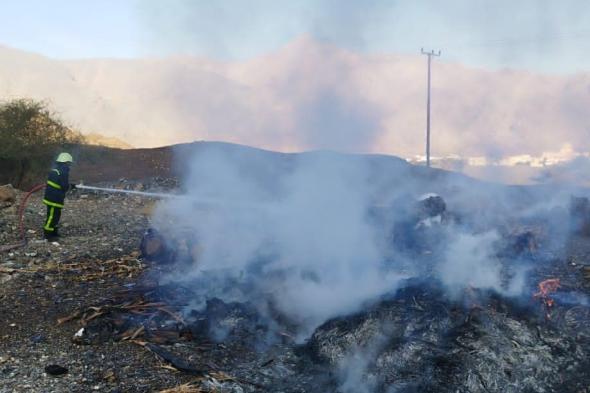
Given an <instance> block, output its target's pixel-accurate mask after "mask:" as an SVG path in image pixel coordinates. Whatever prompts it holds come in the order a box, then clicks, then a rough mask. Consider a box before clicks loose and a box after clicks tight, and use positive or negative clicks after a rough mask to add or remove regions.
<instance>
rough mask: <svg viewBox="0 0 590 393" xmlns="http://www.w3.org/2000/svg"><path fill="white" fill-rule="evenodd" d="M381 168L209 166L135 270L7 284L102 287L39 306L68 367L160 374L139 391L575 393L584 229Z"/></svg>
mask: <svg viewBox="0 0 590 393" xmlns="http://www.w3.org/2000/svg"><path fill="white" fill-rule="evenodd" d="M244 154H245V153H244ZM232 160H234V161H232ZM381 165H383V164H382V162H379V163H377V164H376V163H374V162H369V163H367V161H366V160H365V159H364V158H361V157H352V158H351V157H342V156H339V155H331V154H327V155H325V154H319V153H318V154H317V155H316V154H310V155H307V156H302V157H291V156H289V158H288V159H285V161H281V164H280V165H279V164H277V163H273V162H268V161H267V160H266V159H259V160H248V159H244V156H243V154H233V155H228V154H222V155H220V154H217V153H216V152H215V151H213V152H208V153H207V152H205V153H203V154H202V155H201V156H200V157H198V158H197V159H195V162H194V163H193V165H192V166H193V168H192V171H191V172H190V173H189V175H188V178H187V179H185V180H186V184H183V187H184V188H185V189H186V192H187V193H188V196H187V197H186V198H178V199H169V200H166V201H164V202H162V203H160V204H158V205H157V206H156V207H155V209H153V215H152V216H151V219H150V222H149V223H148V222H147V221H144V222H142V224H143V227H142V228H141V230H139V228H136V227H134V229H133V236H134V237H132V236H129V237H128V238H126V240H125V241H126V243H125V244H127V243H128V242H129V241H131V239H132V240H133V241H135V243H134V244H135V245H136V246H135V247H134V248H135V249H134V250H130V249H127V248H126V249H124V252H123V254H124V255H123V256H122V255H119V256H117V257H115V258H113V257H112V256H110V254H108V253H105V254H101V255H102V256H103V257H102V258H101V259H100V260H97V259H96V258H90V257H85V258H81V257H80V253H81V252H82V251H84V250H81V251H80V253H77V254H76V255H70V256H66V255H64V258H63V260H60V261H59V263H58V262H56V263H55V264H53V265H51V266H53V267H55V268H53V267H52V268H48V269H45V270H39V271H36V272H34V271H33V269H31V271H30V272H27V271H24V270H23V269H21V270H22V271H20V277H28V278H30V279H31V280H33V279H39V280H47V281H48V282H50V283H53V284H52V285H55V286H56V287H58V288H62V287H63V288H69V287H70V286H71V285H73V284H71V283H75V284H76V285H84V287H83V289H81V291H82V292H84V291H86V288H92V287H93V285H96V284H97V283H103V284H105V285H106V283H107V282H109V283H110V284H112V286H113V288H111V289H110V290H109V291H105V292H103V291H102V290H98V291H97V293H98V295H97V296H93V297H89V298H87V300H86V301H81V300H76V301H75V302H74V301H70V302H69V303H68V302H66V301H63V302H62V300H59V303H55V305H57V306H55V305H54V304H53V303H52V301H51V300H50V301H49V303H51V304H52V307H58V308H59V313H56V312H54V313H53V314H52V317H53V316H54V317H55V318H53V319H52V320H53V321H56V322H57V327H56V328H57V329H59V332H60V335H61V336H62V337H63V338H64V340H66V341H67V343H68V345H72V346H73V347H74V348H75V350H74V352H77V351H80V352H97V351H100V350H101V349H103V348H108V350H109V351H118V350H122V349H125V351H138V353H139V354H138V355H136V356H138V357H139V359H141V363H140V364H148V363H149V364H154V362H155V364H156V365H159V366H161V367H160V368H158V367H155V368H156V369H157V371H156V370H150V371H149V372H148V374H149V373H152V372H153V373H155V375H157V377H153V376H150V377H146V379H144V380H148V381H150V383H152V384H153V383H154V381H155V380H156V379H157V380H158V381H161V384H158V385H157V386H158V388H161V389H164V388H168V387H173V386H178V389H177V390H178V391H183V390H182V389H185V390H186V391H219V392H241V393H244V392H261V391H272V392H285V393H286V392H293V393H294V392H338V393H352V392H355V393H356V392H361V393H363V392H375V393H392V392H400V393H410V392H449V393H451V392H453V393H454V392H457V391H459V392H481V393H490V392H521V391H535V392H543V391H546V392H551V391H560V392H572V393H573V392H575V393H579V392H587V391H588V386H590V375H589V374H588V372H587V371H586V370H587V369H588V368H589V367H590V361H589V360H588V359H590V303H589V301H588V299H589V298H588V293H589V291H590V280H589V279H588V277H590V252H589V253H585V252H586V251H584V252H581V251H580V250H586V249H585V248H584V247H587V250H590V241H588V238H587V237H586V236H585V235H584V231H579V230H577V229H576V228H579V225H578V221H577V214H578V213H577V212H579V211H582V212H583V211H584V209H582V210H579V209H570V216H569V219H568V211H567V209H566V208H564V207H563V206H565V205H567V201H566V203H563V198H561V199H559V203H556V202H554V201H552V203H551V204H550V205H551V206H550V207H546V206H545V205H544V204H543V203H539V201H538V200H537V201H532V202H528V201H524V202H523V201H522V200H520V199H519V200H518V201H517V202H518V206H520V207H519V208H512V207H510V206H511V201H510V197H509V196H508V195H507V194H502V191H501V190H500V191H498V190H496V191H493V190H489V189H485V190H484V191H485V192H483V193H482V192H481V190H477V192H474V191H473V189H475V187H473V185H471V184H469V183H468V184H464V183H463V182H465V181H467V180H465V179H460V181H456V182H453V179H448V178H443V179H438V180H437V181H429V182H428V189H427V188H426V186H425V185H424V182H423V181H421V180H420V174H419V173H418V174H416V173H414V172H412V171H413V169H411V168H406V169H404V167H402V168H399V167H395V168H394V169H395V170H393V173H392V171H389V170H388V171H383V172H380V171H375V168H376V167H380V166H381ZM388 168H389V167H388ZM441 176H442V175H441ZM392 178H393V179H394V181H392V180H391V179H392ZM430 180H431V179H430ZM432 190H435V191H437V193H436V194H434V193H432V192H430V191H432ZM486 193H488V194H486ZM193 197H194V198H193ZM117 198H118V199H116V201H118V202H121V201H123V202H125V203H131V201H134V200H135V199H134V198H135V197H124V196H121V197H117ZM486 198H487V199H486ZM195 200H199V201H203V200H211V201H217V202H218V203H215V204H211V205H209V206H203V204H201V203H200V204H195V202H194V201H195ZM89 201H90V198H83V199H82V198H80V201H79V203H80V204H82V203H85V202H86V203H87V202H89ZM496 201H502V204H504V206H501V209H500V208H498V207H497V204H496V205H494V203H495V202H496ZM73 205H74V207H75V206H76V204H73ZM556 205H557V206H558V208H555V206H556ZM482 206H483V207H484V208H482ZM523 206H525V207H526V208H525V207H523ZM486 208H487V209H488V210H486ZM139 210H143V206H137V207H136V209H135V210H130V211H131V212H132V214H128V213H125V212H123V211H121V212H118V213H120V215H119V217H125V220H132V219H133V217H134V215H136V214H138V213H137V212H138V211H139ZM150 210H152V209H150ZM126 214H127V215H126ZM580 214H582V213H580ZM584 214H585V213H584ZM570 223H571V225H570ZM76 225H80V229H79V231H80V232H82V231H83V229H85V228H84V227H82V226H81V225H82V224H76ZM100 227H101V228H105V229H107V230H108V229H110V228H109V225H108V224H105V225H102V226H100ZM146 228H149V229H148V230H147V231H146V230H145V229H146ZM99 233H100V234H101V235H98V234H97V235H96V236H102V232H99ZM44 247H57V246H52V245H49V246H48V245H44ZM106 248H107V247H106V246H105V249H106ZM111 248H112V247H111ZM137 248H139V250H136V249H137ZM23 252H30V250H28V249H27V250H23ZM133 252H134V253H133ZM86 254H89V255H90V254H91V253H90V252H87V253H86ZM54 257H55V256H52V258H54ZM66 257H67V258H66ZM70 258H72V259H70ZM48 266H49V265H48ZM57 267H59V268H60V269H63V268H64V267H67V271H70V272H72V274H69V273H66V272H64V271H63V270H62V271H60V270H59V269H57ZM10 268H11V269H15V267H10ZM100 269H102V272H101V271H100ZM15 275H16V274H15ZM53 276H55V277H56V278H52V277H53ZM45 277H47V278H45ZM15 280H16V278H15ZM62 281H67V283H68V284H64V283H63V282H62ZM42 282H44V281H42ZM101 285H102V284H101ZM61 297H66V298H67V299H71V298H72V297H73V296H69V295H68V296H65V295H64V296H61ZM60 299H61V298H60ZM56 302H57V300H56ZM130 348H133V349H130ZM150 362H151V363H150ZM68 366H69V365H68ZM146 367H147V366H146ZM162 367H164V368H162ZM68 368H69V370H70V372H69V374H68V375H73V374H74V373H75V370H76V367H68ZM72 370H73V371H72ZM171 370H174V371H173V372H172V373H171ZM134 373H135V374H140V373H141V372H140V371H137V372H136V371H133V372H130V371H127V374H126V375H135V374H134ZM109 375H110V374H109ZM130 378H135V377H130ZM101 383H103V385H101V386H106V384H107V383H106V382H101ZM109 386H111V385H109ZM146 386H149V387H151V388H152V389H151V390H154V389H153V386H151V385H149V383H147V382H145V383H144V385H143V387H134V384H133V383H129V384H127V385H126V391H131V392H134V391H137V392H140V391H149V390H150V389H149V388H147V387H146ZM81 391H83V390H81ZM105 391H108V390H105ZM172 391H173V390H172Z"/></svg>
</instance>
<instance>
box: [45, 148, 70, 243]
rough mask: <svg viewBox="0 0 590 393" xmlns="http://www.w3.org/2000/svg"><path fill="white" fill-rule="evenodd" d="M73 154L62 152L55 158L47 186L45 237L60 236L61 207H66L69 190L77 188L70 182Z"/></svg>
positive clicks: (54, 237) (48, 238) (49, 238)
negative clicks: (65, 202)
mask: <svg viewBox="0 0 590 393" xmlns="http://www.w3.org/2000/svg"><path fill="white" fill-rule="evenodd" d="M73 161H74V160H73V158H72V155H71V154H69V153H61V154H60V155H58V156H57V159H56V160H55V166H54V167H53V169H51V171H50V172H49V175H48V177H47V185H46V187H45V197H44V198H43V203H44V204H45V205H47V219H46V220H45V225H44V226H43V231H44V233H45V238H46V239H47V240H53V239H56V238H57V237H59V233H58V224H59V219H60V217H61V209H63V207H64V199H65V197H66V192H67V191H68V190H73V189H75V188H76V186H75V185H74V184H70V183H69V181H70V165H72V162H73Z"/></svg>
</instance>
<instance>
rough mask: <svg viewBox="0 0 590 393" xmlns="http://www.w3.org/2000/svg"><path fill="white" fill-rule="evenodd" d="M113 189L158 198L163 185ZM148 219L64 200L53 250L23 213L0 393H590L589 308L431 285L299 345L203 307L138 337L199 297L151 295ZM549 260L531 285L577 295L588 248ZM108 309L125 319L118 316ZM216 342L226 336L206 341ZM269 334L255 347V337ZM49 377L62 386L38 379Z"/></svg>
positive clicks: (10, 227)
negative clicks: (160, 331) (143, 254)
mask: <svg viewBox="0 0 590 393" xmlns="http://www.w3.org/2000/svg"><path fill="white" fill-rule="evenodd" d="M108 186H113V184H108ZM114 186H116V187H125V188H131V189H136V190H143V189H148V190H159V189H162V188H164V189H166V188H171V187H175V186H176V183H175V182H174V181H169V180H167V181H162V180H161V179H160V180H155V181H149V182H148V181H146V182H142V183H138V182H126V181H120V182H118V183H116V184H114ZM22 196H23V193H20V192H19V193H18V198H17V203H6V204H2V206H3V208H2V209H0V244H1V245H7V244H14V243H17V242H18V240H19V239H18V225H17V205H18V201H19V200H20V198H22ZM154 204H155V201H154V200H150V199H149V198H141V197H137V196H126V195H109V194H93V193H84V192H81V191H77V192H73V193H72V194H71V195H70V196H69V198H68V200H67V206H66V208H65V209H64V212H63V216H62V224H63V225H62V229H61V231H62V233H63V235H64V236H63V238H61V239H60V240H59V242H52V243H48V242H46V241H44V240H42V238H41V237H42V230H41V226H42V223H43V220H44V218H45V208H44V206H43V205H42V203H41V195H34V196H33V197H32V198H31V200H30V203H29V204H28V207H27V209H26V212H25V218H26V220H25V223H26V228H27V236H28V238H29V242H28V244H27V245H26V246H25V247H23V248H18V249H14V250H11V251H8V252H5V253H2V254H0V283H1V286H0V300H1V302H0V308H1V309H0V312H1V314H2V316H3V317H2V318H1V319H0V392H89V391H98V392H160V391H166V389H175V390H171V391H177V392H214V391H215V392H261V391H266V392H293V393H295V392H340V393H352V392H388V393H389V392H391V393H393V392H406V393H409V392H449V393H450V392H481V393H490V392H523V391H526V392H571V393H588V392H590V373H589V372H588V369H589V367H590V363H589V362H588V359H589V358H590V330H589V329H590V327H589V326H590V308H589V305H587V304H586V305H584V304H583V302H577V303H575V304H572V302H571V301H569V303H568V302H565V301H564V302H563V304H558V305H557V306H556V308H555V309H553V310H552V311H551V313H552V317H551V318H552V319H549V320H548V319H547V318H546V316H545V314H544V310H543V309H542V308H541V307H540V304H539V302H534V301H532V300H531V302H530V303H527V304H524V305H523V304H513V303H511V302H509V301H507V300H506V299H502V298H498V297H494V296H483V295H482V296H481V297H479V295H477V294H476V295H474V297H473V301H472V302H471V304H469V305H468V306H465V305H464V304H458V303H456V302H453V301H450V300H449V299H446V298H445V295H444V294H443V293H441V292H440V291H439V289H438V288H437V287H436V286H435V285H434V286H432V285H431V284H425V283H408V285H407V287H406V288H405V289H403V290H402V291H400V292H398V293H395V294H391V296H389V297H386V298H384V299H380V300H378V301H376V302H375V303H374V304H372V305H368V306H367V308H366V310H365V311H363V312H360V313H358V314H356V315H353V316H346V317H343V318H336V319H334V320H331V321H328V322H326V323H325V324H324V325H322V326H320V327H319V328H318V329H316V331H315V333H314V334H313V336H312V337H311V338H310V340H309V341H308V342H306V343H304V344H302V345H297V344H295V343H294V341H293V336H292V334H293V333H292V332H290V331H289V324H288V323H284V324H282V325H281V324H280V323H279V326H278V327H275V328H274V329H273V331H272V332H270V333H269V330H268V326H265V325H264V324H263V323H261V321H260V320H259V319H258V316H257V315H256V312H255V311H252V310H251V309H249V308H248V305H240V304H225V303H223V302H221V301H216V300H215V299H209V302H208V303H207V306H206V308H205V309H203V310H201V311H199V312H196V311H195V312H190V313H185V314H183V315H182V316H181V317H182V319H183V320H182V321H181V322H178V321H177V322H178V323H177V325H182V326H183V327H182V328H179V329H178V330H177V331H173V332H178V334H177V335H175V336H174V337H172V338H170V337H169V338H168V339H162V336H157V335H155V336H152V337H149V335H148V334H147V332H146V331H144V330H138V328H141V327H142V326H149V325H150V323H151V322H154V321H155V323H156V325H158V326H159V327H162V328H164V325H167V324H170V323H171V321H172V322H174V320H175V319H178V318H179V316H178V315H177V314H176V313H175V312H173V311H170V310H173V309H172V308H166V309H165V310H164V312H163V313H160V314H158V315H160V316H159V317H155V316H154V315H155V314H152V315H147V314H146V313H147V310H148V309H149V310H152V309H158V308H164V307H173V303H174V302H181V303H183V304H186V302H189V301H191V299H192V298H194V297H195V296H198V295H196V292H198V288H196V287H193V288H182V287H178V286H175V285H170V284H167V285H164V284H163V283H162V284H161V285H159V283H158V277H159V276H160V273H161V272H162V271H163V270H166V269H170V268H171V267H170V266H158V265H155V264H154V263H152V262H149V261H144V260H141V258H139V252H138V247H139V244H140V240H141V238H142V235H143V233H144V231H145V230H146V228H148V227H149V214H150V212H151V211H152V209H153V208H154ZM555 258H556V260H555V261H553V262H552V263H551V264H549V265H543V266H541V265H539V268H538V279H544V278H548V277H559V278H561V279H562V282H563V283H564V284H565V286H567V287H568V288H567V289H572V290H573V289H575V290H576V293H579V294H581V295H587V294H588V293H589V292H590V288H589V286H588V282H587V281H584V271H585V270H584V269H586V267H589V266H590V241H589V240H588V238H583V237H576V238H572V239H570V241H569V243H568V244H566V245H564V251H563V253H562V254H561V255H558V256H556V257H555ZM195 285H196V286H198V282H197V283H195ZM145 288H148V289H145ZM154 288H155V289H154ZM113 299H117V300H113ZM121 299H122V300H121ZM566 300H567V299H566ZM570 300H571V299H570ZM161 301H163V302H165V303H166V305H162V306H160V303H159V302H161ZM120 302H127V303H124V304H126V305H127V306H129V305H130V306H129V307H128V308H127V309H125V310H121V307H120V305H118V304H119V303H120ZM558 302H559V300H558ZM162 304H163V303H162ZM150 305H151V306H150ZM93 306H96V308H92V307H93ZM108 307H110V309H111V310H114V309H117V310H118V311H117V312H118V313H119V314H117V312H112V311H111V312H106V311H105V310H106V309H107V308H108ZM117 307H118V308H117ZM142 307H143V308H142ZM150 307H151V308H150ZM80 310H82V311H83V312H85V313H84V314H83V315H81V314H77V312H78V311H80ZM130 310H131V311H130ZM160 311H161V310H160ZM150 312H151V311H150ZM133 313H135V314H137V315H138V317H137V320H136V321H139V322H138V323H137V324H135V325H133V327H132V329H131V330H129V333H125V332H123V333H122V334H121V335H119V337H117V335H118V334H119V331H118V330H117V328H116V326H115V325H116V324H117V323H118V321H119V320H120V319H118V318H119V317H118V316H117V315H122V316H126V317H127V316H128V315H130V314H133ZM164 314H165V315H164ZM162 315H164V317H162ZM109 318H110V319H109ZM158 318H160V319H158ZM84 320H86V327H85V329H86V330H85V331H84V333H83V334H82V335H80V336H79V337H78V338H77V339H76V338H75V337H74V335H75V334H76V333H77V332H79V331H80V328H81V327H82V325H83V324H84V323H83V321H84ZM129 320H131V321H134V320H133V319H128V321H129ZM213 327H215V328H216V329H217V330H219V329H218V328H219V327H223V328H224V329H225V330H226V332H227V335H226V336H225V337H224V338H223V339H218V340H213V339H212V337H210V336H209V333H210V332H211V331H212V330H213V329H212V328H213ZM146 329H147V328H146ZM122 330H124V329H122ZM271 333H272V335H273V339H271V340H268V342H267V344H266V345H264V346H261V345H260V340H258V338H260V337H262V336H263V335H268V334H271ZM121 336H124V337H125V338H124V339H121V338H120V337H121ZM50 365H58V366H61V367H64V368H66V369H67V372H65V373H64V374H63V375H51V373H50V372H49V371H51V370H48V369H47V367H48V366H50ZM179 370H181V371H179ZM57 371H59V370H57ZM63 371H65V370H63Z"/></svg>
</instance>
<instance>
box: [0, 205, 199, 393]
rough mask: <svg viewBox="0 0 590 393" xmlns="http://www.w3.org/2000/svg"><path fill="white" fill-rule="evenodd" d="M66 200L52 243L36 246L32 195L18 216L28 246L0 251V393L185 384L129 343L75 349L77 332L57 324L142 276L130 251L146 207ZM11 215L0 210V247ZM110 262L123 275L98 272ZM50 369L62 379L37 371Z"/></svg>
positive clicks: (10, 237) (12, 234)
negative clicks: (59, 370) (61, 371)
mask: <svg viewBox="0 0 590 393" xmlns="http://www.w3.org/2000/svg"><path fill="white" fill-rule="evenodd" d="M66 203H67V205H66V208H65V209H64V212H63V216H62V229H61V231H62V233H63V237H62V238H61V239H60V240H59V242H57V243H47V242H45V241H43V240H42V239H41V235H42V229H41V226H42V222H43V219H44V216H45V209H44V206H43V205H42V204H41V196H40V195H35V196H34V197H33V198H32V200H31V202H30V203H29V207H28V208H27V212H26V227H27V229H28V233H27V235H28V237H29V239H30V240H29V244H28V245H27V246H26V247H24V248H20V249H17V250H14V251H12V252H10V253H4V254H0V283H1V285H0V313H1V315H2V318H0V392H89V391H99V392H150V391H158V390H160V389H163V388H166V387H173V386H176V385H178V384H180V383H182V382H187V381H188V380H190V379H191V377H190V376H185V375H183V374H181V373H179V372H177V371H173V370H169V369H165V368H162V363H161V362H160V361H159V360H158V359H157V358H156V357H155V356H154V355H153V354H152V353H150V352H149V351H147V350H146V349H145V348H143V347H141V346H139V345H137V344H134V343H127V342H123V343H112V342H107V343H104V344H101V345H96V346H86V345H78V344H74V343H73V342H72V340H71V338H72V336H73V335H74V333H76V331H77V330H78V329H79V326H78V325H77V324H76V323H75V322H69V323H64V324H61V325H58V324H57V320H58V318H60V317H64V316H67V315H70V314H71V313H72V312H74V311H75V310H77V309H79V308H80V307H82V306H88V305H92V304H96V303H97V302H100V301H101V300H102V299H106V298H109V297H110V296H112V294H113V293H116V292H117V291H120V290H121V288H124V285H125V284H130V283H134V282H136V281H137V280H138V277H140V276H141V275H142V274H144V271H145V270H146V266H144V265H142V264H141V263H140V262H139V261H138V260H137V259H136V257H137V255H138V254H137V249H138V245H139V242H140V239H141V236H142V234H143V232H144V230H145V229H146V227H147V225H148V218H147V213H148V212H149V211H150V208H151V206H152V205H153V201H149V200H146V199H139V198H129V197H125V196H108V195H83V194H81V193H77V194H75V195H73V196H72V197H70V198H69V199H68V200H67V201H66ZM15 213H16V209H15V207H9V208H6V209H3V210H1V211H0V239H1V240H0V241H1V243H2V244H11V243H14V242H15V241H16V233H17V231H16V217H15ZM113 259H115V260H117V259H120V260H122V261H124V262H125V264H126V265H128V266H131V268H132V270H131V271H129V272H128V273H124V274H116V275H113V274H111V273H109V272H108V271H107V272H104V271H103V270H101V269H104V266H106V265H105V264H104V262H105V261H108V260H113ZM60 266H61V269H60ZM101 274H102V276H101ZM51 364H56V365H60V366H63V367H66V368H67V369H68V373H67V374H65V375H63V376H51V375H49V374H47V373H46V372H45V371H44V368H45V367H46V366H48V365H51Z"/></svg>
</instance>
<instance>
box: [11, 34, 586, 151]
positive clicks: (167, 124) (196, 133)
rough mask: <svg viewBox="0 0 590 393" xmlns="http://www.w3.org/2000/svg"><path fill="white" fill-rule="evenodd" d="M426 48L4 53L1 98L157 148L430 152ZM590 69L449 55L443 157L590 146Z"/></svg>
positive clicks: (303, 45) (438, 85)
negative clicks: (407, 51) (480, 65)
mask: <svg viewBox="0 0 590 393" xmlns="http://www.w3.org/2000/svg"><path fill="white" fill-rule="evenodd" d="M425 83H426V81H425V65H424V59H422V58H421V57H420V56H394V55H362V54H358V53H354V52H350V51H346V50H342V49H339V48H337V47H335V46H332V45H329V44H325V43H320V42H317V41H314V40H312V39H311V38H309V37H303V38H301V39H299V40H296V41H294V42H292V43H290V44H288V45H287V46H285V47H284V48H282V49H281V50H279V51H276V52H274V53H270V54H267V55H265V56H263V57H260V58H254V59H250V60H247V61H242V62H220V61H215V60H211V59H205V58H195V57H170V58H149V59H135V60H133V59H131V60H114V59H95V60H54V59H50V58H46V57H43V56H40V55H36V54H31V53H26V52H22V51H19V50H16V49H10V48H6V47H0V98H4V99H9V98H14V97H32V98H37V99H45V100H49V101H50V102H51V104H52V105H53V106H54V107H55V109H56V110H57V111H58V112H59V113H61V115H62V116H63V118H64V119H65V120H66V121H67V122H69V123H70V124H71V125H72V126H73V127H75V128H77V129H80V130H83V132H85V133H99V134H101V135H104V136H105V137H116V138H119V139H121V140H123V141H124V142H125V143H128V144H130V145H133V146H138V147H153V146H162V145H170V144H176V143H182V142H190V141H194V140H223V141H227V142H234V143H241V144H248V145H255V146H260V147H262V148H267V149H272V150H277V151H285V152H289V151H302V150H313V149H324V148H329V149H335V150H339V151H350V152H377V153H388V154H395V155H399V156H402V157H405V158H407V157H411V156H414V155H417V154H422V152H423V133H424V132H423V130H424V101H425V87H426V86H425ZM589 105H590V73H582V74H576V75H541V74H534V73H530V72H526V71H514V70H500V71H487V70H481V69H474V68H466V67H464V66H462V65H459V64H452V63H446V62H444V59H441V60H440V61H437V62H436V64H435V66H434V69H433V108H432V109H433V154H434V155H438V156H444V155H447V154H458V155H460V156H464V157H466V156H486V157H492V158H497V157H502V156H507V155H516V154H524V153H527V154H531V155H539V154H542V153H543V152H547V151H559V150H560V149H561V147H562V146H563V145H565V144H569V145H571V146H574V148H575V150H576V151H582V152H585V151H587V150H588V144H587V129H588V126H589V124H588V119H587V116H586V108H587V107H588V106H589Z"/></svg>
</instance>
